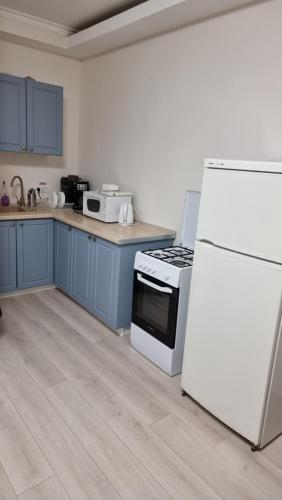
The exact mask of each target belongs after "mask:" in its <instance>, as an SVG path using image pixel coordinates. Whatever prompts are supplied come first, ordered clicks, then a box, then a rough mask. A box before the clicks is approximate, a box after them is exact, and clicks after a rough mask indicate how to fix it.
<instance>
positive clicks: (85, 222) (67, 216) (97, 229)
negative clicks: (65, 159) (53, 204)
mask: <svg viewBox="0 0 282 500" xmlns="http://www.w3.org/2000/svg"><path fill="white" fill-rule="evenodd" d="M27 219H54V220H57V221H59V222H64V223H65V224H69V225H70V226H72V227H75V228H77V229H80V230H82V231H86V232H88V233H91V234H95V236H98V237H99V238H103V239H104V240H107V241H110V242H111V243H115V244H117V245H126V244H134V243H141V242H146V241H157V240H165V239H174V238H175V236H176V232H175V231H173V230H171V229H167V228H164V227H159V226H154V225H152V224H148V223H145V222H137V223H136V224H134V225H133V226H127V227H121V226H120V225H119V224H116V223H112V224H106V223H105V222H100V221H97V220H95V219H91V218H89V217H85V216H83V215H80V214H76V213H74V212H73V211H72V210H67V209H66V210H54V211H51V210H44V209H39V210H38V211H36V212H16V211H9V210H7V211H3V212H1V210H0V221H1V220H2V221H3V220H27ZM75 219H77V220H75Z"/></svg>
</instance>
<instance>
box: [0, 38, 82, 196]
mask: <svg viewBox="0 0 282 500" xmlns="http://www.w3.org/2000/svg"><path fill="white" fill-rule="evenodd" d="M0 72H1V73H10V74H12V75H15V76H20V77H26V76H31V77H32V78H35V79H36V80H39V81H43V82H46V83H51V84H54V85H62V86H63V87H64V156H63V157H55V156H54V157H52V156H41V155H31V154H26V153H4V152H1V153H0V182H1V186H2V181H3V180H6V184H7V185H8V184H10V180H11V178H12V176H13V175H16V174H18V175H21V176H22V177H23V180H24V184H25V188H26V190H27V189H28V188H29V187H37V185H38V183H39V182H40V181H43V182H48V184H49V186H50V189H51V190H58V189H59V181H60V177H61V176H62V175H68V174H69V173H76V172H77V170H78V138H79V105H80V62H78V61H74V60H71V59H67V58H65V57H61V56H56V55H52V54H48V53H46V52H41V51H38V50H35V49H30V48H27V47H22V46H19V45H15V44H11V43H7V42H4V41H0ZM11 194H12V195H13V194H14V191H13V192H11Z"/></svg>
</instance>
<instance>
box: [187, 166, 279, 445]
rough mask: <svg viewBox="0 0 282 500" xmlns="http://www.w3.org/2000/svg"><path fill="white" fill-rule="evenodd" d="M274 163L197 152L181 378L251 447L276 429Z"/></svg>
mask: <svg viewBox="0 0 282 500" xmlns="http://www.w3.org/2000/svg"><path fill="white" fill-rule="evenodd" d="M281 311H282V163H276V162H244V161H231V160H206V161H205V168H204V176H203V184H202V194H201V202H200V212H199V219H198V229H197V238H196V246H195V256H194V265H193V272H192V283H191V292H190V299H189V310H188V321H187V332H186V342H185V351H184V362H183V373H182V381H181V386H182V388H183V391H184V392H185V393H187V394H188V395H190V396H191V397H192V398H194V399H195V400H196V401H197V402H198V403H200V404H201V405H202V406H203V407H204V408H205V409H207V410H208V411H209V412H211V413H212V414H213V415H214V416H215V417H217V418H218V419H220V420H221V421H222V422H224V423H225V424H227V425H228V426H229V427H231V428H232V429H233V430H235V431H236V432H238V433H239V434H240V435H242V436H243V437H245V438H246V439H247V440H248V441H250V442H251V443H252V444H253V449H255V448H261V447H263V446H265V445H266V444H267V443H269V442H270V441H271V440H272V439H274V438H275V437H276V436H278V435H279V434H280V433H282V339H281V334H282V322H281Z"/></svg>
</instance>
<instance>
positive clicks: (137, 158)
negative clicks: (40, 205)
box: [80, 0, 282, 229]
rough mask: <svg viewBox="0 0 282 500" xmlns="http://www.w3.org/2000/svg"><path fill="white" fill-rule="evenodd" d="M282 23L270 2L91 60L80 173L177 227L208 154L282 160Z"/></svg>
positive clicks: (85, 82)
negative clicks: (128, 193) (131, 196)
mask: <svg viewBox="0 0 282 500" xmlns="http://www.w3.org/2000/svg"><path fill="white" fill-rule="evenodd" d="M281 19H282V2H281V0H277V1H276V0H273V1H272V2H269V3H265V4H260V5H257V6H255V7H251V8H248V9H244V10H241V11H237V12H234V13H232V14H229V15H226V16H222V17H219V18H217V19H213V20H210V21H207V22H204V23H201V24H197V25H194V26H191V27H188V28H185V29H182V30H179V31H175V32H172V33H170V34H165V35H163V36H160V37H158V38H155V39H152V40H149V41H146V42H142V43H140V44H137V45H134V46H131V47H128V48H124V49H122V50H118V51H116V52H112V53H109V54H107V55H104V56H101V57H99V58H96V59H92V60H89V61H86V62H84V63H83V64H82V82H81V128H80V138H81V140H80V168H81V170H80V171H81V173H82V174H85V175H88V176H89V177H90V178H91V179H92V180H93V181H95V183H96V184H97V185H101V183H102V182H116V183H118V184H120V186H121V187H122V188H126V189H129V190H132V191H133V192H134V193H135V202H136V206H137V209H138V212H139V215H140V217H141V218H142V219H143V220H145V221H148V222H152V223H156V224H161V225H164V226H167V227H171V228H176V229H177V228H179V225H180V221H181V211H182V206H183V200H184V191H185V190H186V189H195V190H198V189H199V188H200V185H201V176H202V165H203V159H204V157H219V158H238V159H239V158H241V159H258V160H281V159H282V65H281V54H282V30H281Z"/></svg>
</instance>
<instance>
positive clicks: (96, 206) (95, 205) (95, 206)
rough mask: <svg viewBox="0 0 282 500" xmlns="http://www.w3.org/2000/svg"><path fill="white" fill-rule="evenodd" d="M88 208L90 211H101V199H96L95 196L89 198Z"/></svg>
mask: <svg viewBox="0 0 282 500" xmlns="http://www.w3.org/2000/svg"><path fill="white" fill-rule="evenodd" d="M87 209H88V210H89V212H96V213H97V212H99V211H100V200H94V199H93V198H87Z"/></svg>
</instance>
